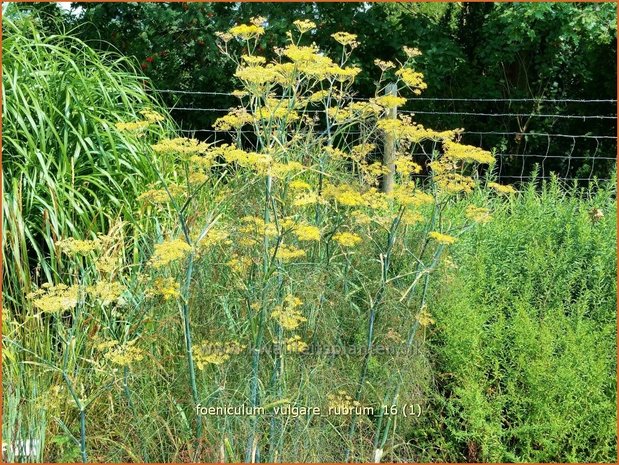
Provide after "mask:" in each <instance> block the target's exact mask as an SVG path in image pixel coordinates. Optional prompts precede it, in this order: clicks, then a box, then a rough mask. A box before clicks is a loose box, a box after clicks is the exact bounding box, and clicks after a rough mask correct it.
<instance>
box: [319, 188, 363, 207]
mask: <svg viewBox="0 0 619 465" xmlns="http://www.w3.org/2000/svg"><path fill="white" fill-rule="evenodd" d="M323 195H324V197H325V198H327V199H334V200H335V201H337V202H338V203H339V204H341V205H344V206H346V207H359V206H363V205H366V201H365V199H364V198H363V195H362V194H361V193H360V192H358V191H357V190H355V189H354V188H353V187H352V186H350V185H348V184H341V185H339V186H334V185H333V184H326V185H325V187H324V190H323Z"/></svg>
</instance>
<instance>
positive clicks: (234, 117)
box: [213, 108, 254, 131]
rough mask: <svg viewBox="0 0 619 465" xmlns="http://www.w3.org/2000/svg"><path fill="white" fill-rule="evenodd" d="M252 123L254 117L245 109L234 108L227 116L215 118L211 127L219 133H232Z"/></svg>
mask: <svg viewBox="0 0 619 465" xmlns="http://www.w3.org/2000/svg"><path fill="white" fill-rule="evenodd" d="M253 122H254V117H253V116H252V115H251V114H250V113H248V112H247V110H245V108H235V109H233V110H231V111H230V113H228V114H227V115H224V116H222V117H221V118H217V119H216V120H215V123H214V124H213V127H214V128H215V129H217V130H219V131H232V130H233V129H234V130H236V129H241V128H242V127H243V126H245V125H246V124H251V123H253Z"/></svg>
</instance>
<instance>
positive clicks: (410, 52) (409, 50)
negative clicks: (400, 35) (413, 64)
mask: <svg viewBox="0 0 619 465" xmlns="http://www.w3.org/2000/svg"><path fill="white" fill-rule="evenodd" d="M402 50H404V53H405V54H406V56H407V57H408V58H416V57H418V56H421V55H422V54H421V51H420V50H419V49H418V48H416V47H407V46H406V45H405V46H404V47H402Z"/></svg>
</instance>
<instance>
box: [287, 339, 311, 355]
mask: <svg viewBox="0 0 619 465" xmlns="http://www.w3.org/2000/svg"><path fill="white" fill-rule="evenodd" d="M285 344H286V352H293V353H302V352H305V351H306V350H307V349H308V347H309V346H308V345H307V343H305V342H303V340H302V339H301V336H299V335H298V334H295V335H294V336H292V337H289V338H288V339H286V340H285Z"/></svg>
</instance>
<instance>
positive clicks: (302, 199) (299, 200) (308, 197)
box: [292, 192, 323, 207]
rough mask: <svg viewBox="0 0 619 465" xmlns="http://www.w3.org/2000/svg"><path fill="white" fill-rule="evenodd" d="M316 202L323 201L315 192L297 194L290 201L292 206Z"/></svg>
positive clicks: (303, 205) (304, 205) (314, 203)
mask: <svg viewBox="0 0 619 465" xmlns="http://www.w3.org/2000/svg"><path fill="white" fill-rule="evenodd" d="M317 203H323V199H322V198H321V197H320V196H319V195H318V194H317V193H316V192H304V193H303V194H299V195H297V196H296V197H295V198H294V200H293V201H292V205H293V206H294V207H306V206H308V205H316V204H317Z"/></svg>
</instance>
